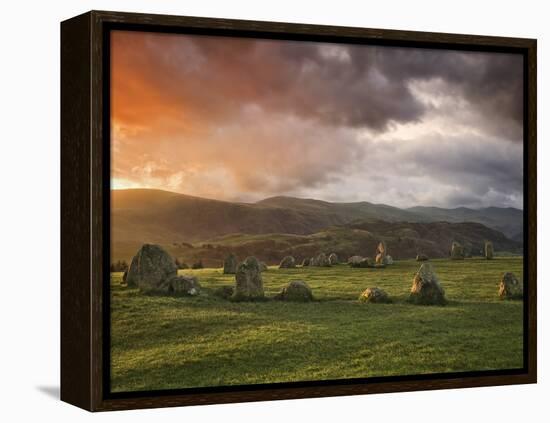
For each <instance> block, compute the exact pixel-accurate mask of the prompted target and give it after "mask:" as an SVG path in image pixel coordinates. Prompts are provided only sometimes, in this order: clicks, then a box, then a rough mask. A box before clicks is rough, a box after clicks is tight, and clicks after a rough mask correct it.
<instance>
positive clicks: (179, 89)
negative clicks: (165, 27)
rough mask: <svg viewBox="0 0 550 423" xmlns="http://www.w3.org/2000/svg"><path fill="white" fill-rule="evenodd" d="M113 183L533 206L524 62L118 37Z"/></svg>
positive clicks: (405, 203) (217, 194)
mask: <svg viewBox="0 0 550 423" xmlns="http://www.w3.org/2000/svg"><path fill="white" fill-rule="evenodd" d="M111 51H112V69H111V72H112V99H111V101H112V136H111V139H112V152H113V153H112V156H113V163H112V178H113V180H112V185H113V188H134V187H146V188H160V189H165V190H169V191H176V192H181V193H185V194H190V195H197V196H202V197H209V198H217V199H225V200H237V201H256V200H260V199H262V198H265V197H269V196H274V195H291V196H298V197H308V198H318V199H324V200H329V201H362V200H364V201H370V202H375V203H386V204H390V205H395V206H399V207H410V206H415V205H434V206H443V207H458V206H467V207H484V206H504V207H507V206H512V207H518V208H522V202H523V193H522V183H523V177H522V174H523V167H522V166H523V161H522V160H523V147H522V126H523V122H522V116H523V98H522V78H523V75H522V58H521V56H515V55H508V54H502V53H475V52H459V51H446V50H428V49H411V48H394V47H376V46H352V45H342V44H328V43H327V44H320V43H308V42H294V41H293V42H290V41H272V40H253V39H238V38H220V37H206V36H188V35H171V34H152V33H139V32H115V33H114V34H113V36H112V46H111Z"/></svg>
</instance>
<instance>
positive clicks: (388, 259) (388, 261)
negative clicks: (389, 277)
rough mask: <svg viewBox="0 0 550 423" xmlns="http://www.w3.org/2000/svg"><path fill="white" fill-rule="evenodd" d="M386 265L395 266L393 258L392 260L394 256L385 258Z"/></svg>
mask: <svg viewBox="0 0 550 423" xmlns="http://www.w3.org/2000/svg"><path fill="white" fill-rule="evenodd" d="M384 264H393V258H392V256H390V255H387V256H386V257H385V258H384Z"/></svg>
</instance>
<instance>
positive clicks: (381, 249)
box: [375, 241, 387, 264]
mask: <svg viewBox="0 0 550 423" xmlns="http://www.w3.org/2000/svg"><path fill="white" fill-rule="evenodd" d="M386 254H387V249H386V243H385V242H384V241H380V242H379V243H378V247H376V259H375V261H376V264H386Z"/></svg>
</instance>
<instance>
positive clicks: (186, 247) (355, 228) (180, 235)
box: [112, 190, 521, 265]
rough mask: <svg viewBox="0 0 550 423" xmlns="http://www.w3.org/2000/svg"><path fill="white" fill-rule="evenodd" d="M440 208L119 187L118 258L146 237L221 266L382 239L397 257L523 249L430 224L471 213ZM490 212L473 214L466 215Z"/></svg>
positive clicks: (353, 248)
mask: <svg viewBox="0 0 550 423" xmlns="http://www.w3.org/2000/svg"><path fill="white" fill-rule="evenodd" d="M430 209H433V208H430ZM436 210H438V213H439V214H436V213H431V214H430V213H427V212H426V211H425V210H420V211H418V212H417V211H411V210H401V209H398V208H395V207H390V206H385V205H378V204H372V203H367V202H359V203H330V202H325V201H318V200H307V199H297V198H289V197H274V198H270V199H266V200H263V201H260V202H258V203H253V204H247V203H231V202H224V201H217V200H209V199H204V198H198V197H191V196H186V195H182V194H175V193H170V192H166V191H157V190H121V191H113V193H112V250H113V258H114V259H126V260H128V259H130V258H131V257H132V255H133V254H134V253H135V251H136V250H137V249H138V248H139V247H140V245H142V244H143V243H145V242H152V243H158V244H161V245H164V246H165V247H166V248H168V249H169V250H170V251H171V253H172V254H173V255H175V256H176V257H180V258H181V259H183V260H185V261H191V262H192V261H194V260H196V261H198V260H206V261H207V262H210V263H211V264H216V265H217V264H219V262H220V260H222V259H223V257H224V256H225V255H226V254H227V253H228V252H230V251H235V252H237V253H238V254H240V255H248V254H255V255H257V256H259V258H261V259H262V260H265V261H268V262H270V263H275V262H277V261H278V260H280V258H281V257H282V255H285V254H287V253H288V254H293V255H295V256H296V257H297V258H302V257H307V256H311V255H313V254H316V253H318V252H320V251H325V250H326V252H328V251H329V250H331V251H332V250H334V251H336V252H339V253H340V254H341V255H342V256H346V255H353V254H362V255H372V254H373V253H374V248H375V246H376V243H377V242H378V241H379V240H380V239H384V240H386V241H387V242H388V243H389V244H390V246H391V248H392V249H393V251H394V255H395V256H396V258H406V257H413V256H414V255H416V253H417V252H419V251H422V252H425V253H426V254H429V255H430V256H433V257H445V256H446V255H447V254H448V249H449V246H450V243H451V242H452V241H454V240H457V241H460V242H463V243H465V244H466V245H468V246H469V247H468V248H470V249H471V250H472V252H473V253H478V252H479V251H480V249H481V248H482V245H483V242H484V240H486V239H489V240H491V241H493V242H494V243H495V248H496V250H497V251H499V250H500V251H508V252H515V253H517V252H520V251H521V243H520V242H515V241H513V240H510V239H508V238H507V237H506V236H504V235H503V234H502V233H501V232H500V231H497V230H495V229H492V228H489V227H487V226H485V225H483V224H479V223H475V222H456V223H453V224H450V223H446V222H429V221H428V220H429V219H434V220H441V219H447V220H449V221H450V220H458V219H459V214H458V213H467V211H464V210H460V211H458V212H456V213H453V210H445V209H436ZM455 210H457V209H455ZM466 210H469V209H466ZM507 210H508V209H496V211H498V212H501V211H504V212H503V213H502V214H503V215H504V217H505V218H506V219H508V220H513V219H511V218H510V216H509V215H510V214H511V213H516V212H517V210H515V209H511V210H510V211H507ZM445 212H448V215H445V214H444V213H445ZM472 212H477V211H475V210H472ZM494 215H495V216H496V217H495V218H494V219H493V220H492V221H491V223H493V224H495V225H501V224H502V222H504V224H505V223H506V219H504V218H500V220H499V218H498V216H499V213H495V214H494ZM483 216H485V215H484V214H483V213H480V214H477V215H476V214H475V213H471V214H468V215H467V216H466V217H465V218H470V217H471V218H472V219H474V218H478V219H482V218H483ZM191 244H193V245H191Z"/></svg>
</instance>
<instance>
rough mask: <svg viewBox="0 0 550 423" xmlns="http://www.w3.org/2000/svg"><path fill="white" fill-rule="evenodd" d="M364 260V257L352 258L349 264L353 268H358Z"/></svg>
mask: <svg viewBox="0 0 550 423" xmlns="http://www.w3.org/2000/svg"><path fill="white" fill-rule="evenodd" d="M362 260H363V257H361V256H351V257H350V258H349V259H348V264H349V265H350V266H351V267H358V265H359V263H361V261H362Z"/></svg>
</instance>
